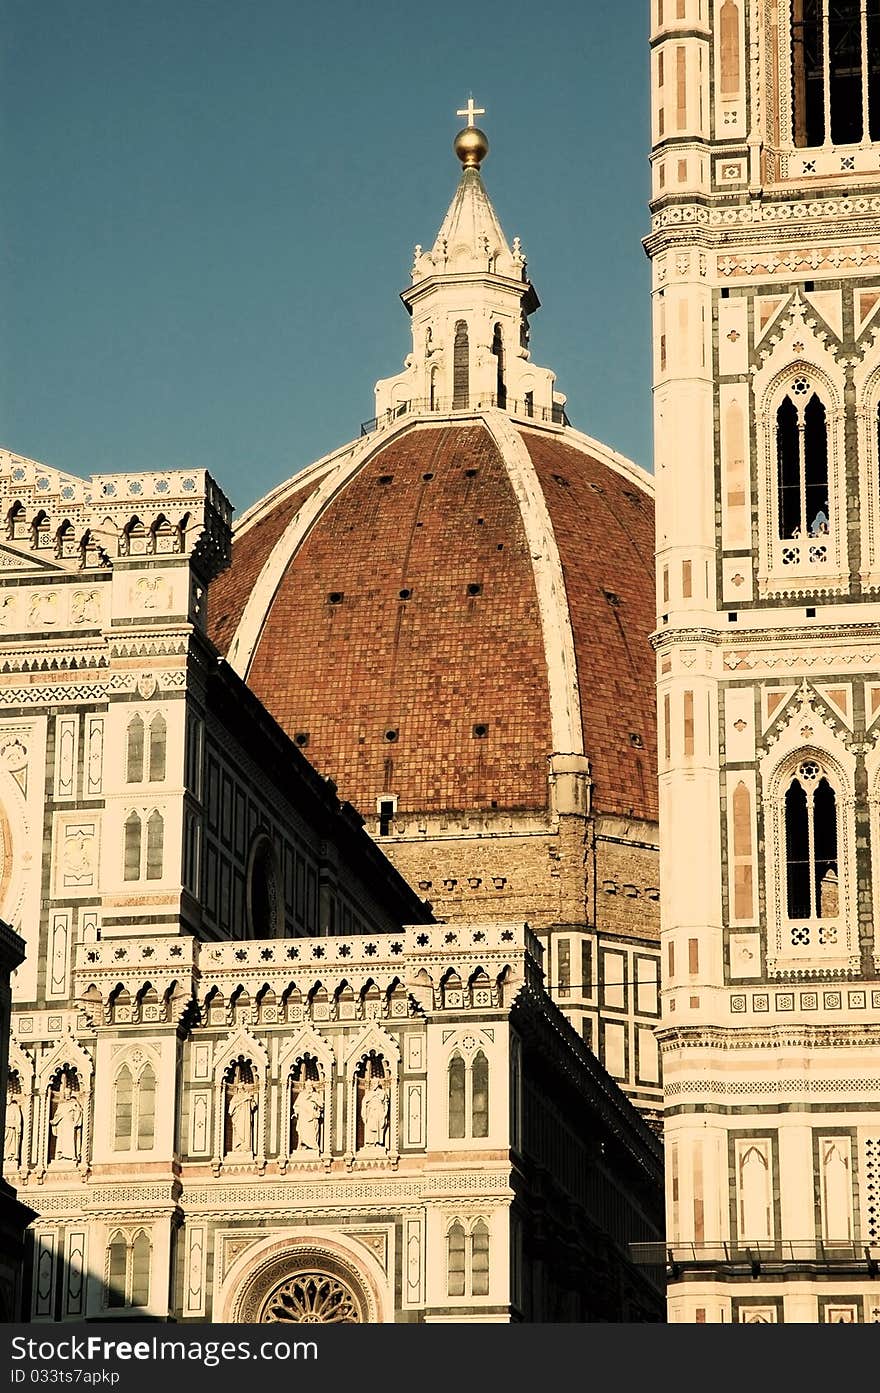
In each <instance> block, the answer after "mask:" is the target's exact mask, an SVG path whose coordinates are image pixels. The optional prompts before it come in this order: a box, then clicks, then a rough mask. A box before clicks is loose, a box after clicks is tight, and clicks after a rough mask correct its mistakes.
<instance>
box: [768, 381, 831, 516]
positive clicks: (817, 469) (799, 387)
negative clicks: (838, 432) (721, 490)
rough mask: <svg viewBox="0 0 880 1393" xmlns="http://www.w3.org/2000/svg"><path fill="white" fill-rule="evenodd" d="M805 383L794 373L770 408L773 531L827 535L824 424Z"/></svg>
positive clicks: (822, 411)
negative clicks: (776, 527)
mask: <svg viewBox="0 0 880 1393" xmlns="http://www.w3.org/2000/svg"><path fill="white" fill-rule="evenodd" d="M808 392H809V384H808V382H807V381H806V379H805V378H803V377H799V378H796V379H795V381H794V382H793V383H792V386H791V389H790V391H789V393H788V394H787V395H786V397H785V398H784V399H783V401H782V402H781V404H780V406H779V408H778V410H777V412H776V461H777V470H778V499H779V535H780V537H782V538H789V537H822V536H827V534H828V533H829V531H830V528H831V516H830V511H829V501H828V500H829V494H828V426H827V419H826V412H825V406H824V404H823V402H822V401H821V400H820V398H819V397H818V396H817V395H816V393H815V392H813V393H811V395H810V396H809V397H808V396H807V393H808Z"/></svg>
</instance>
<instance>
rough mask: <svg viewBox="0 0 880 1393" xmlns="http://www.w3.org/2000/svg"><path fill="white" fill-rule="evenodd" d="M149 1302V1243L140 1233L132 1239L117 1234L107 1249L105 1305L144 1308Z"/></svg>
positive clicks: (112, 1236) (111, 1238)
mask: <svg viewBox="0 0 880 1393" xmlns="http://www.w3.org/2000/svg"><path fill="white" fill-rule="evenodd" d="M149 1300H150V1239H149V1236H148V1235H147V1234H146V1233H145V1232H144V1230H143V1229H140V1230H139V1231H138V1232H137V1233H136V1234H135V1235H134V1237H133V1238H129V1237H128V1236H127V1235H126V1234H125V1233H121V1232H120V1231H119V1230H117V1231H116V1232H115V1233H113V1234H112V1235H111V1237H110V1242H109V1244H108V1245H107V1273H106V1297H105V1305H107V1306H108V1307H110V1308H111V1309H112V1308H114V1307H115V1308H118V1307H124V1306H146V1305H148V1304H149Z"/></svg>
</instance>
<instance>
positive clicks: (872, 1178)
mask: <svg viewBox="0 0 880 1393" xmlns="http://www.w3.org/2000/svg"><path fill="white" fill-rule="evenodd" d="M865 1228H866V1230H867V1239H868V1242H869V1243H871V1244H877V1243H880V1137H868V1138H867V1140H866V1141H865Z"/></svg>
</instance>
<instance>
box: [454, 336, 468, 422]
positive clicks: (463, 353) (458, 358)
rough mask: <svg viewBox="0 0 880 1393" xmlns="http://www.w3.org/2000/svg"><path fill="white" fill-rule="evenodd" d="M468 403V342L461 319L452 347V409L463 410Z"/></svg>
mask: <svg viewBox="0 0 880 1393" xmlns="http://www.w3.org/2000/svg"><path fill="white" fill-rule="evenodd" d="M469 403H470V344H469V341H468V327H467V324H466V322H465V321H464V320H463V319H460V320H459V321H458V323H457V324H456V326H455V339H454V342H453V347H452V409H453V411H464V410H466V409H467V407H468V405H469Z"/></svg>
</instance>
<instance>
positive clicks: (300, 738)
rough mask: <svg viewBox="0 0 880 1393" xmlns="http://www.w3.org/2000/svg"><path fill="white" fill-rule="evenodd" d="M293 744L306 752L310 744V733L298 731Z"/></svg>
mask: <svg viewBox="0 0 880 1393" xmlns="http://www.w3.org/2000/svg"><path fill="white" fill-rule="evenodd" d="M293 743H294V744H295V745H299V747H300V749H301V750H304V749H305V747H306V745H307V744H308V743H309V732H308V731H307V730H298V731H297V732H296V734H295V735H294V737H293Z"/></svg>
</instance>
